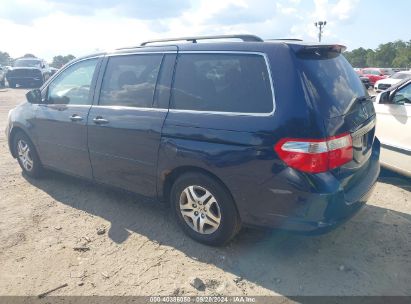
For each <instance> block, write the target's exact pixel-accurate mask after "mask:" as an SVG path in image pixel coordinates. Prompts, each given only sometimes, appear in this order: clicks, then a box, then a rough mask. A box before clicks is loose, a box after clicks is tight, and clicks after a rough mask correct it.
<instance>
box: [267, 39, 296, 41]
mask: <svg viewBox="0 0 411 304" xmlns="http://www.w3.org/2000/svg"><path fill="white" fill-rule="evenodd" d="M277 40H278V41H281V40H284V41H303V40H302V39H299V38H273V39H266V41H277Z"/></svg>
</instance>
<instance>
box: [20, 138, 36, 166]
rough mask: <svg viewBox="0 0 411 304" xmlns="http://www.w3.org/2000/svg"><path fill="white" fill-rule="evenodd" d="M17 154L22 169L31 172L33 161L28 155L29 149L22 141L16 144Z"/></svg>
mask: <svg viewBox="0 0 411 304" xmlns="http://www.w3.org/2000/svg"><path fill="white" fill-rule="evenodd" d="M17 153H18V155H19V159H20V161H21V164H22V165H23V167H24V169H25V170H27V171H29V172H30V171H31V170H33V159H32V157H31V154H30V147H29V145H28V144H27V143H26V142H25V141H24V140H22V139H20V140H19V141H18V142H17Z"/></svg>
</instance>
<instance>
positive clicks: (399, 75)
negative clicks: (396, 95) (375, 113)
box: [374, 71, 411, 93]
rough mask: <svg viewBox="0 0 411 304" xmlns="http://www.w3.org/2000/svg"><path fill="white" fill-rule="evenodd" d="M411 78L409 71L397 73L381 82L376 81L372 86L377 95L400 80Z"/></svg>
mask: <svg viewBox="0 0 411 304" xmlns="http://www.w3.org/2000/svg"><path fill="white" fill-rule="evenodd" d="M407 78H411V71H403V72H397V73H395V74H393V75H391V76H390V77H388V78H384V79H381V80H378V81H377V82H376V83H375V84H374V90H375V91H376V92H377V93H379V92H381V91H385V90H386V89H388V88H389V87H390V86H392V85H394V84H396V83H399V82H400V81H401V80H404V79H407Z"/></svg>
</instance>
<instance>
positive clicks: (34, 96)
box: [26, 89, 42, 104]
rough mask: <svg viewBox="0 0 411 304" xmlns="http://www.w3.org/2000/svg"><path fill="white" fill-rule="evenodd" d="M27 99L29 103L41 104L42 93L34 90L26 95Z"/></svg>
mask: <svg viewBox="0 0 411 304" xmlns="http://www.w3.org/2000/svg"><path fill="white" fill-rule="evenodd" d="M26 99H27V101H28V102H29V103H33V104H40V103H41V102H42V100H41V91H40V90H39V89H34V90H31V91H29V92H27V93H26Z"/></svg>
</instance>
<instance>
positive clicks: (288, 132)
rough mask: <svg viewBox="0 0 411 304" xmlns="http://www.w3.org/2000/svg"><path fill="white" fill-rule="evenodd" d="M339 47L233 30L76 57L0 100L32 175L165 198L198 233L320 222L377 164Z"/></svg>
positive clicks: (353, 206)
mask: <svg viewBox="0 0 411 304" xmlns="http://www.w3.org/2000/svg"><path fill="white" fill-rule="evenodd" d="M229 38H235V39H237V40H238V39H242V40H243V41H244V42H227V39H229ZM202 39H212V40H213V41H214V42H211V43H194V42H197V41H198V40H202ZM218 39H221V40H222V41H224V42H216V40H217V41H218ZM177 41H191V42H193V43H177ZM159 42H163V43H168V44H166V45H158V43H159ZM344 49H345V47H344V46H341V45H330V44H321V45H318V44H317V43H314V44H310V43H305V42H301V41H291V40H284V41H269V42H267V41H264V40H262V39H261V38H259V37H256V36H251V35H232V36H212V37H189V38H180V39H171V40H161V41H151V42H145V43H143V44H142V45H141V46H139V47H134V48H125V49H119V50H116V51H113V52H109V53H99V54H93V55H90V56H87V57H83V58H79V59H76V60H74V61H72V62H70V63H69V64H67V65H66V66H64V67H63V68H62V70H60V71H59V72H57V73H56V74H55V75H54V76H53V78H52V79H51V80H50V81H49V82H48V84H47V85H46V86H44V87H42V89H41V90H39V89H36V90H32V91H30V92H29V93H28V94H27V99H28V102H26V103H22V104H20V105H19V106H17V108H16V109H14V110H12V111H11V112H10V114H9V121H8V123H7V130H6V133H7V137H8V143H9V147H10V150H11V153H12V155H13V156H14V157H15V158H17V160H18V162H19V164H20V166H21V168H22V170H23V171H24V172H25V173H26V174H27V175H29V176H32V177H36V176H38V175H39V174H40V173H41V171H42V169H43V168H44V167H47V168H53V169H55V170H60V171H62V172H66V173H68V174H73V175H76V176H80V177H83V178H86V179H90V180H95V181H98V182H100V183H106V184H109V185H111V186H116V187H120V188H123V189H126V190H129V191H134V192H138V193H140V194H143V195H144V196H146V197H152V198H154V199H155V200H163V201H167V202H169V203H170V205H171V208H170V210H171V211H172V212H173V213H174V214H175V216H176V219H177V221H178V223H179V224H180V226H181V227H182V229H183V230H184V231H185V233H187V234H188V235H189V236H190V237H192V238H194V239H196V240H197V241H200V242H203V243H206V244H209V245H219V244H223V243H225V242H227V241H228V240H230V239H231V238H232V237H233V236H234V235H235V234H236V233H237V232H238V231H239V230H240V228H241V226H244V225H246V226H265V227H276V228H282V229H286V230H294V231H301V232H319V231H322V232H324V231H327V230H330V229H332V228H334V227H336V226H337V225H338V224H339V223H342V222H343V221H345V220H347V219H348V218H349V217H350V216H352V215H353V214H355V213H356V212H357V211H358V210H359V209H360V208H361V207H362V206H363V205H364V204H365V202H366V200H367V199H368V197H369V196H370V194H371V192H372V189H373V188H374V185H375V183H376V180H377V178H378V175H379V171H380V166H379V161H378V159H379V150H380V144H379V141H378V139H376V138H375V136H374V135H375V121H376V120H375V118H376V117H375V111H374V107H373V102H372V101H371V100H370V98H369V96H368V93H367V91H366V90H365V88H364V86H363V85H362V83H361V81H360V79H359V78H358V75H357V74H356V73H355V72H354V71H353V69H352V67H351V65H350V64H349V63H348V61H347V60H346V59H345V57H344V56H343V55H342V54H341V52H342V51H343V50H344ZM336 88H337V89H336ZM256 198H258V199H256Z"/></svg>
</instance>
